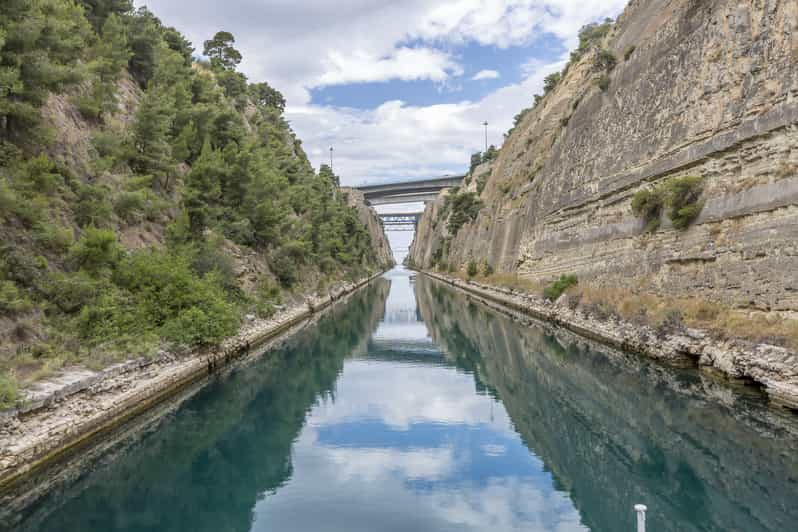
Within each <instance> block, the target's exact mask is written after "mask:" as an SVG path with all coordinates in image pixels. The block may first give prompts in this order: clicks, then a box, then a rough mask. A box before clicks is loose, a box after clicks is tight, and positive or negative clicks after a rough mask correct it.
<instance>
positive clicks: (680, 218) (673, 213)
mask: <svg viewBox="0 0 798 532" xmlns="http://www.w3.org/2000/svg"><path fill="white" fill-rule="evenodd" d="M703 191H704V180H703V178H701V177H698V176H687V177H680V178H677V179H671V180H670V181H668V182H667V183H665V198H666V199H665V203H666V205H667V207H668V218H670V220H671V222H672V223H673V226H674V227H675V228H676V229H687V228H688V227H689V226H690V224H691V223H693V221H694V220H695V219H696V218H698V215H699V214H701V210H702V209H703V208H704V202H703V201H702V200H701V193H702V192H703Z"/></svg>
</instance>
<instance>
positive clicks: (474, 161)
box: [468, 151, 482, 174]
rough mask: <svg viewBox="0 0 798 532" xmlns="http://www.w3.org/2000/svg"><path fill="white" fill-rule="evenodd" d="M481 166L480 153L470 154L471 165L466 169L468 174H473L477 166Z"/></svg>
mask: <svg viewBox="0 0 798 532" xmlns="http://www.w3.org/2000/svg"><path fill="white" fill-rule="evenodd" d="M480 164H482V152H479V151H478V152H476V153H472V154H471V165H470V167H469V168H468V173H469V174H473V173H474V170H476V168H477V166H479V165H480Z"/></svg>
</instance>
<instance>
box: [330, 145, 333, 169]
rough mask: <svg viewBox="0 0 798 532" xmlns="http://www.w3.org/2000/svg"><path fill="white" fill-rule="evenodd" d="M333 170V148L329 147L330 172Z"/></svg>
mask: <svg viewBox="0 0 798 532" xmlns="http://www.w3.org/2000/svg"><path fill="white" fill-rule="evenodd" d="M332 169H333V147H332V146H330V171H331V172H332Z"/></svg>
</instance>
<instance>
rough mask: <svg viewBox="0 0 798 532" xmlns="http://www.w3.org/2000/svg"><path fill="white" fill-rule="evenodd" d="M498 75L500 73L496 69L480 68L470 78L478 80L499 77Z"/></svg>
mask: <svg viewBox="0 0 798 532" xmlns="http://www.w3.org/2000/svg"><path fill="white" fill-rule="evenodd" d="M500 77H501V74H499V73H498V72H497V71H496V70H480V71H479V72H477V73H476V74H475V75H474V77H473V78H471V80H472V81H479V80H481V79H499V78H500Z"/></svg>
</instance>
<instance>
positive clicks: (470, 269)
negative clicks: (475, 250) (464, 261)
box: [466, 259, 479, 279]
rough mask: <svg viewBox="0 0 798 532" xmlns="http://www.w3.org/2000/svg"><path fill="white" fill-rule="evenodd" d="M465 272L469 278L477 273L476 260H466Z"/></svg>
mask: <svg viewBox="0 0 798 532" xmlns="http://www.w3.org/2000/svg"><path fill="white" fill-rule="evenodd" d="M466 273H467V274H468V278H469V279H471V278H472V277H474V276H475V275H476V274H477V273H479V268H478V267H477V261H475V260H474V259H471V260H470V261H468V265H467V266H466Z"/></svg>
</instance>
